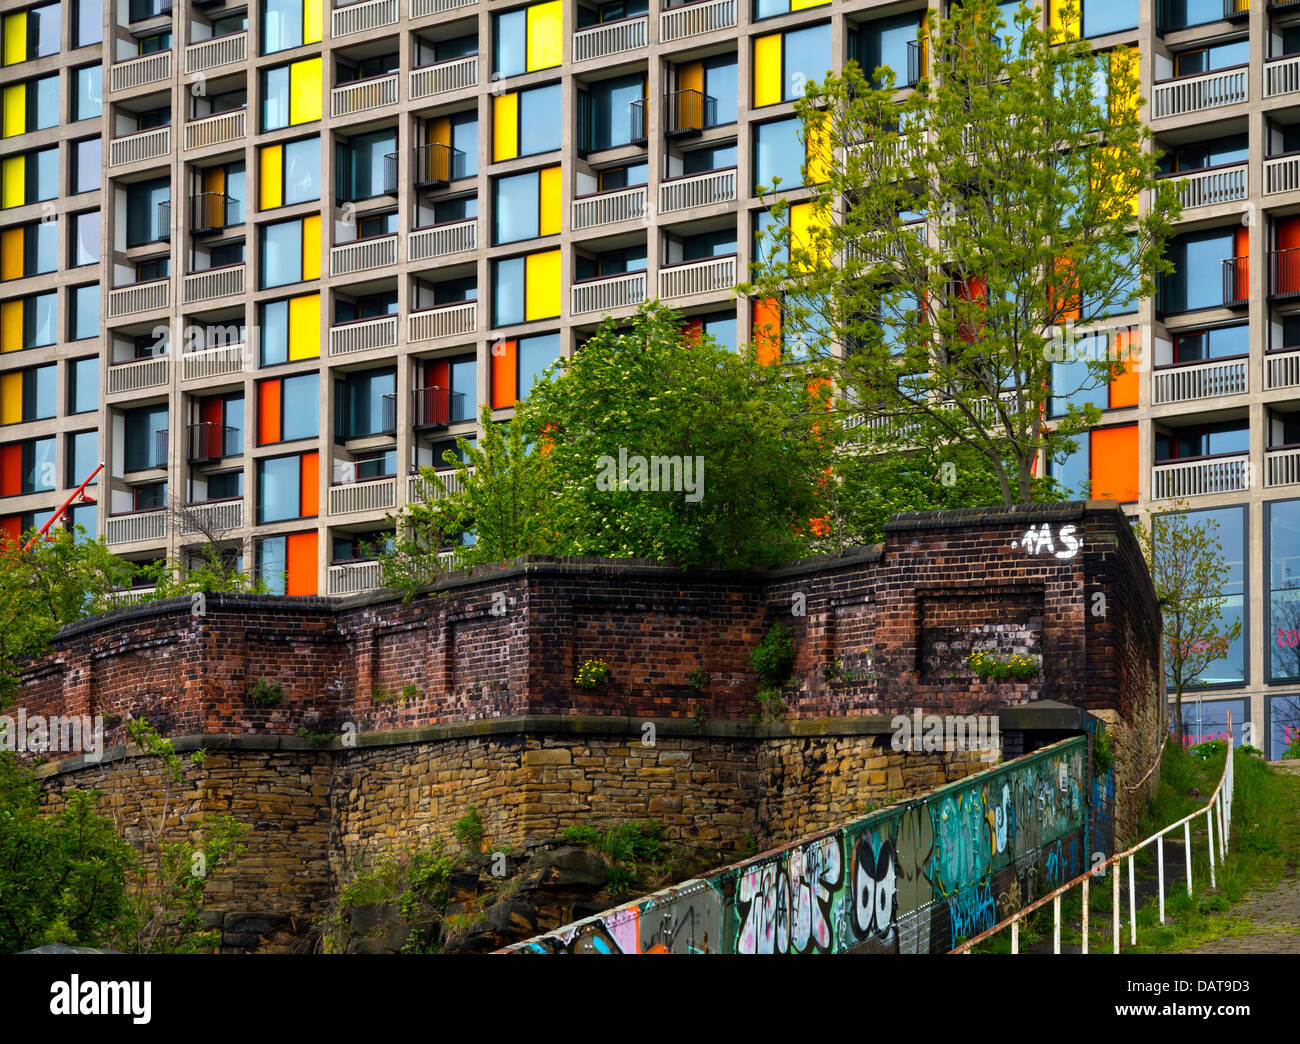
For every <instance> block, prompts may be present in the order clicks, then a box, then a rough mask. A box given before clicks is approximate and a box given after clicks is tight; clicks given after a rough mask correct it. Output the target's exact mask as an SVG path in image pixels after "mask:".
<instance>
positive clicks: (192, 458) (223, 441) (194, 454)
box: [186, 421, 244, 464]
mask: <svg viewBox="0 0 1300 1044" xmlns="http://www.w3.org/2000/svg"><path fill="white" fill-rule="evenodd" d="M188 434H189V443H188V447H187V454H188V455H187V457H186V459H187V460H188V461H189V463H191V464H201V463H205V462H207V463H210V462H211V461H214V460H220V459H221V458H222V457H237V456H238V455H239V454H240V453H242V452H243V451H244V443H243V438H242V434H243V433H242V432H240V430H239V429H238V428H232V427H229V426H228V425H225V424H217V423H215V422H213V421H199V422H198V423H196V424H191V425H190V426H189V432H188Z"/></svg>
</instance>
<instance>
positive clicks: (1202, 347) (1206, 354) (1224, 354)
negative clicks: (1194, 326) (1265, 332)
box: [1174, 323, 1250, 365]
mask: <svg viewBox="0 0 1300 1044" xmlns="http://www.w3.org/2000/svg"><path fill="white" fill-rule="evenodd" d="M1249 354H1250V326H1249V325H1248V324H1246V323H1237V324H1235V325H1233V326H1217V327H1215V328H1214V329H1212V330H1191V331H1189V332H1186V333H1176V334H1174V363H1175V364H1176V365H1177V364H1179V363H1192V362H1205V361H1206V360H1209V359H1231V358H1234V357H1237V356H1243V355H1249Z"/></svg>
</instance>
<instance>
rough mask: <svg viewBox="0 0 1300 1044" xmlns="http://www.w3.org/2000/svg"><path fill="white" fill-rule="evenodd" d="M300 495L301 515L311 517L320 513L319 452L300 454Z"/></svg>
mask: <svg viewBox="0 0 1300 1044" xmlns="http://www.w3.org/2000/svg"><path fill="white" fill-rule="evenodd" d="M299 481H300V482H301V483H302V485H301V487H300V495H301V498H302V501H301V502H302V517H303V518H312V517H314V516H316V515H319V514H320V495H319V488H318V487H319V483H320V454H319V453H304V454H303V455H302V467H301V477H300V479H299Z"/></svg>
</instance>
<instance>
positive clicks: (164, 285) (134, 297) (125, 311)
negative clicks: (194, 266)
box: [108, 279, 172, 319]
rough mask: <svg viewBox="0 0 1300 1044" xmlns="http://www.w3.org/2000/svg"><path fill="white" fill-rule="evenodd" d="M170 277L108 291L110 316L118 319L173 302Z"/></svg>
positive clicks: (164, 306) (165, 306)
mask: <svg viewBox="0 0 1300 1044" xmlns="http://www.w3.org/2000/svg"><path fill="white" fill-rule="evenodd" d="M171 286H172V282H171V280H170V279H155V280H153V281H152V282H149V283H136V284H134V285H133V286H123V287H120V288H119V289H117V290H110V291H109V292H108V317H109V318H110V319H117V318H119V317H121V316H124V315H135V314H136V313H137V312H151V311H153V310H154V309H156V308H167V307H168V306H169V305H170V304H171V296H172V295H171Z"/></svg>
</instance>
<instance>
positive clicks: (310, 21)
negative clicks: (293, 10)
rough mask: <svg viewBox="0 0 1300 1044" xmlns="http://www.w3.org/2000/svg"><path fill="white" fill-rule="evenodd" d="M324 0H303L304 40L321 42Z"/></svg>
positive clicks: (304, 41)
mask: <svg viewBox="0 0 1300 1044" xmlns="http://www.w3.org/2000/svg"><path fill="white" fill-rule="evenodd" d="M324 6H325V4H324V3H323V0H303V4H302V42H303V43H305V44H309V43H320V37H321V22H322V21H323V18H322V9H323V8H324Z"/></svg>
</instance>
